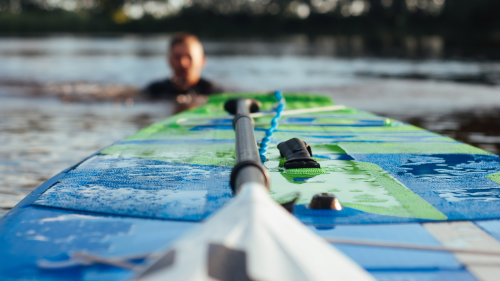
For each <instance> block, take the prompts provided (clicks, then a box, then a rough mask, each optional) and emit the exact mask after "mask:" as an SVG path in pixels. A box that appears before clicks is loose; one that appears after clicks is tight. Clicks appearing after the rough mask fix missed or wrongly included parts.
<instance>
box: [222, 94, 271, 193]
mask: <svg viewBox="0 0 500 281" xmlns="http://www.w3.org/2000/svg"><path fill="white" fill-rule="evenodd" d="M251 104H252V100H250V99H238V100H236V114H235V117H234V121H233V126H234V131H235V134H236V151H235V156H236V165H235V169H234V171H233V172H235V174H234V175H231V177H234V183H233V191H234V193H235V194H237V193H238V192H239V190H240V187H241V186H242V185H243V184H245V183H248V182H256V183H259V184H261V185H263V186H269V185H268V180H267V179H268V177H267V175H266V170H265V168H263V167H262V165H261V164H260V155H259V150H258V148H257V142H256V141H255V134H254V122H253V119H252V117H250V106H251Z"/></svg>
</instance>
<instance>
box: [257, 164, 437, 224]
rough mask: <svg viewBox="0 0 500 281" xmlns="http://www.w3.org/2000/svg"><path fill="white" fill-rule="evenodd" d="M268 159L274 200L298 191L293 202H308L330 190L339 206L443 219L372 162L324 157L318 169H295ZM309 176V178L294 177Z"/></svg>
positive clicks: (373, 211) (397, 214) (381, 213)
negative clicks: (308, 180) (297, 197)
mask: <svg viewBox="0 0 500 281" xmlns="http://www.w3.org/2000/svg"><path fill="white" fill-rule="evenodd" d="M268 162H269V163H268ZM268 162H266V166H268V167H270V173H271V182H272V184H271V191H270V194H271V197H272V198H273V199H275V200H279V198H283V197H285V195H286V194H288V193H292V192H299V193H300V194H301V196H300V198H299V199H298V201H297V204H309V202H310V201H311V198H312V197H313V196H314V195H315V194H317V193H322V192H332V193H334V194H335V196H337V198H338V199H339V201H340V203H341V204H342V205H343V206H346V207H351V208H354V209H358V210H361V211H364V212H369V213H374V214H380V215H388V216H398V217H409V218H420V219H433V220H446V219H447V217H446V216H445V215H444V214H443V213H441V212H440V211H439V210H437V209H436V208H434V207H433V206H432V205H431V204H429V203H427V201H425V200H424V199H422V198H421V197H420V196H418V195H417V194H415V193H413V192H412V191H411V190H409V189H408V188H407V187H405V186H404V185H403V184H401V183H400V182H399V181H397V180H396V179H395V178H393V177H392V176H391V175H389V174H388V173H387V172H385V171H384V170H383V169H382V168H380V167H379V166H378V165H375V164H372V163H366V162H359V161H343V160H324V161H321V167H322V168H321V169H304V172H302V173H301V172H300V171H297V170H300V169H293V170H285V169H283V168H277V167H278V163H276V161H268ZM273 162H274V163H273ZM309 177H310V178H311V179H312V181H313V182H304V181H294V179H297V178H299V179H301V178H309ZM290 183H293V185H290Z"/></svg>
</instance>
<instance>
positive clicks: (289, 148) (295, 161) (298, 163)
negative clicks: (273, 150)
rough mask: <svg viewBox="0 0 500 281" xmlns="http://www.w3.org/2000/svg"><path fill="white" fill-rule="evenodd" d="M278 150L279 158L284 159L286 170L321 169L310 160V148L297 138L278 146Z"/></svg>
mask: <svg viewBox="0 0 500 281" xmlns="http://www.w3.org/2000/svg"><path fill="white" fill-rule="evenodd" d="M278 149H279V150H280V155H281V157H285V158H286V162H285V164H284V166H285V168H286V169H301V168H321V166H320V165H319V163H318V162H317V161H316V160H314V159H312V158H311V157H312V150H311V146H310V145H308V144H307V143H306V142H304V141H301V140H300V139H298V138H293V139H289V140H287V141H285V142H282V143H280V144H278Z"/></svg>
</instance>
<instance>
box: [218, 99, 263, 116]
mask: <svg viewBox="0 0 500 281" xmlns="http://www.w3.org/2000/svg"><path fill="white" fill-rule="evenodd" d="M241 99H245V98H235V99H230V100H228V101H226V103H225V104H224V110H226V111H227V112H229V113H230V114H233V115H234V114H236V113H237V111H238V101H239V100H241ZM246 100H247V102H248V111H250V113H255V112H258V111H259V110H260V107H261V103H260V102H259V101H258V100H253V99H246Z"/></svg>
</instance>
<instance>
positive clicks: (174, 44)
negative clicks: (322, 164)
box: [168, 33, 207, 88]
mask: <svg viewBox="0 0 500 281" xmlns="http://www.w3.org/2000/svg"><path fill="white" fill-rule="evenodd" d="M206 60H207V58H206V57H205V54H204V52H203V46H202V45H201V42H200V40H198V38H197V37H196V36H194V35H192V34H188V33H177V34H176V35H175V36H174V37H173V38H172V40H171V41H170V50H169V54H168V62H169V64H170V66H171V67H172V71H173V72H174V73H173V74H174V77H173V80H174V82H175V84H176V85H177V86H179V87H186V88H189V87H190V86H193V85H195V84H196V83H198V81H199V80H200V75H201V70H202V69H203V67H205V62H206Z"/></svg>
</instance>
